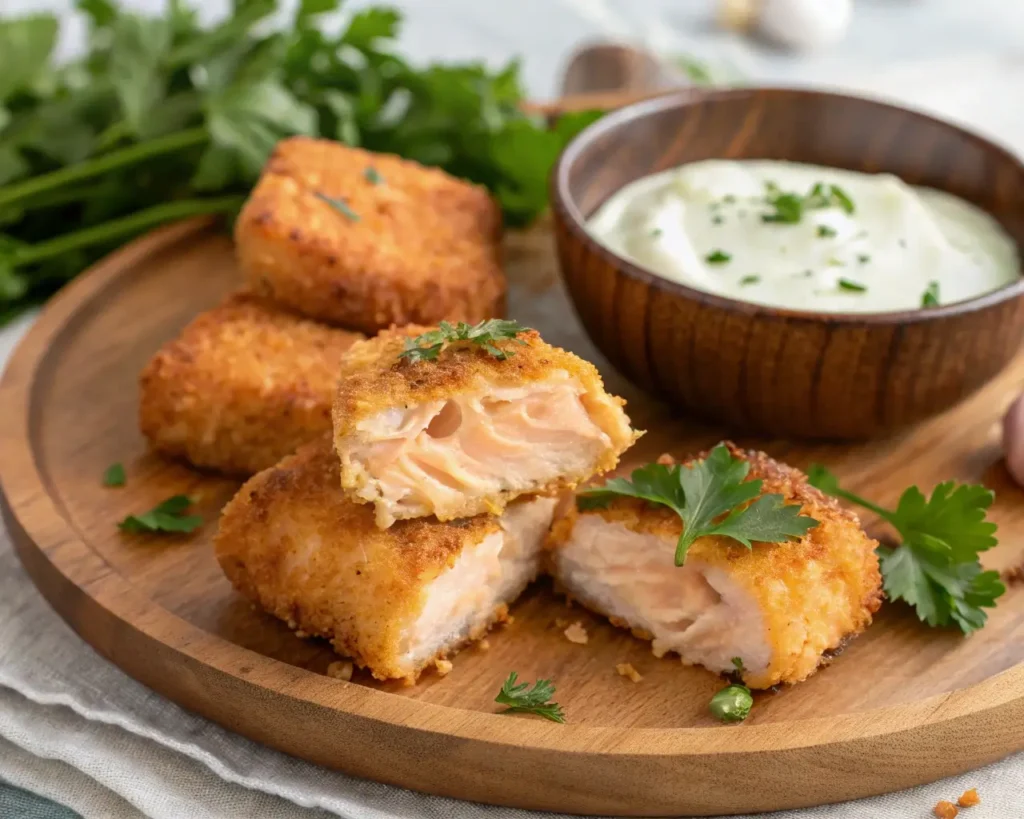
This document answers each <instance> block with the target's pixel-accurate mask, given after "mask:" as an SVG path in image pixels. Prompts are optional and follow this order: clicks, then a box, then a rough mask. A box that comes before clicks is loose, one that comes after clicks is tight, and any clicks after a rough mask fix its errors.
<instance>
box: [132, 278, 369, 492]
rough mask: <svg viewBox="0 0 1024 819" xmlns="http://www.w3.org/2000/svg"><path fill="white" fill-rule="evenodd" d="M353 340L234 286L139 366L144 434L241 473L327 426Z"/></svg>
mask: <svg viewBox="0 0 1024 819" xmlns="http://www.w3.org/2000/svg"><path fill="white" fill-rule="evenodd" d="M361 338H363V336H362V335H361V334H360V333H352V332H348V331H346V330H338V329H335V328H332V327H326V326H324V325H322V324H317V323H316V322H312V321H308V320H306V319H303V318H301V317H300V316H296V315H295V314H293V313H290V312H288V311H286V310H282V309H281V308H279V307H276V306H274V305H272V304H270V303H268V302H266V301H264V300H262V299H259V298H257V297H256V296H253V295H250V294H248V293H235V294H233V295H231V296H229V297H228V298H227V299H226V300H225V301H224V302H223V303H221V304H220V305H219V306H217V307H215V308H213V309H212V310H208V311H207V312H205V313H202V314H200V315H199V316H198V317H196V318H195V319H194V320H193V321H192V322H191V323H190V324H189V325H188V326H187V327H186V328H185V329H184V330H182V331H181V335H179V336H178V337H177V338H176V339H174V340H173V341H170V342H168V343H167V344H165V345H164V346H163V347H162V348H161V349H160V350H159V351H158V352H157V354H156V355H155V356H153V358H152V359H150V361H149V363H148V364H147V365H146V367H145V369H144V370H143V371H142V375H141V378H140V384H139V386H140V392H141V401H140V407H139V422H140V426H141V428H142V433H143V434H144V435H145V436H146V437H147V438H148V439H149V441H150V443H151V444H152V445H153V447H154V448H155V449H157V450H158V451H160V452H162V453H164V454H167V455H171V456H174V457H179V458H184V459H185V460H187V461H190V462H191V463H193V464H194V465H196V466H200V467H207V468H210V469H216V470H219V471H221V472H226V473H229V474H235V475H241V476H245V477H248V476H249V475H252V474H253V473H254V472H258V471H259V470H261V469H265V468H267V467H268V466H273V465H274V464H275V463H277V462H278V461H279V460H281V458H283V457H284V456H285V455H289V454H291V453H292V452H294V451H295V450H296V449H297V448H298V447H299V445H300V444H304V443H306V442H307V441H310V440H312V439H314V438H316V437H318V436H320V435H322V434H323V433H324V432H326V431H328V430H330V428H331V401H332V400H333V398H334V392H335V385H336V383H337V378H338V368H339V366H340V361H341V356H342V353H344V352H345V350H347V349H348V347H349V346H350V345H351V344H352V343H353V342H355V341H357V340H359V339H361Z"/></svg>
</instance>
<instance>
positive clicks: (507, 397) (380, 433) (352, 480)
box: [338, 370, 634, 527]
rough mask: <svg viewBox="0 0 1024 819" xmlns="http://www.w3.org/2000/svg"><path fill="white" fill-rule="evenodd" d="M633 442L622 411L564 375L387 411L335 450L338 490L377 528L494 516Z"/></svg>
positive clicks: (601, 463)
mask: <svg viewBox="0 0 1024 819" xmlns="http://www.w3.org/2000/svg"><path fill="white" fill-rule="evenodd" d="M633 439H634V433H633V431H632V429H631V428H630V426H629V419H628V418H627V417H626V415H625V413H624V411H623V409H622V405H621V402H620V401H619V400H618V399H615V398H613V397H611V396H609V395H608V394H607V393H605V392H604V390H603V389H599V388H598V389H588V388H587V387H586V386H584V384H583V383H582V382H581V381H580V380H579V379H577V378H575V377H573V376H572V375H570V373H568V372H566V371H565V370H553V371H552V372H551V374H550V376H549V377H547V378H545V379H543V380H539V381H532V382H527V383H524V384H522V385H517V386H494V385H490V384H488V383H487V381H486V379H485V378H484V377H481V378H480V379H479V381H478V384H477V385H476V389H474V390H471V391H467V392H462V393H459V394H456V395H453V396H451V397H449V398H447V399H444V400H435V401H427V402H424V403H421V404H417V405H414V406H405V407H393V408H389V409H387V410H384V411H382V412H380V413H377V414H375V415H371V416H369V417H367V418H365V419H363V420H361V421H359V422H358V423H357V424H356V425H355V430H354V433H353V434H351V435H349V436H347V437H346V438H345V439H344V440H342V441H339V442H338V453H339V455H340V457H341V470H342V484H343V486H345V487H346V488H347V489H349V490H351V491H353V493H354V495H355V497H356V498H358V499H360V500H362V501H364V502H370V503H373V504H375V506H376V515H377V524H378V525H379V526H381V527H387V526H390V525H391V524H392V523H394V522H395V521H396V520H401V519H406V518H413V517H420V516H423V515H429V514H433V515H436V516H437V517H438V518H439V519H441V520H450V519H452V518H456V517H463V516H467V515H473V514H478V513H481V512H485V511H489V512H495V513H497V512H500V511H501V509H502V508H503V507H504V506H505V504H506V503H508V502H509V501H510V500H511V499H513V498H515V497H516V496H518V495H520V494H523V493H528V492H537V491H549V490H554V489H558V488H565V487H572V486H575V485H576V484H577V483H579V482H581V481H583V480H585V479H587V478H589V477H590V476H591V475H594V474H596V473H600V472H604V471H606V470H608V469H611V468H613V467H614V466H615V464H616V463H617V461H618V456H619V453H621V452H622V450H624V449H625V448H626V447H627V446H629V444H631V443H632V441H633Z"/></svg>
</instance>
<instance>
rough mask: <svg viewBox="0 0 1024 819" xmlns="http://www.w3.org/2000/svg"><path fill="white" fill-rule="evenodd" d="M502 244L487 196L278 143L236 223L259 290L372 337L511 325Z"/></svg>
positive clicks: (334, 152) (355, 151) (395, 166)
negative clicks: (442, 327)
mask: <svg viewBox="0 0 1024 819" xmlns="http://www.w3.org/2000/svg"><path fill="white" fill-rule="evenodd" d="M325 197H327V198H329V199H333V200H335V201H340V202H341V203H342V205H341V206H340V210H339V207H335V206H332V204H331V203H330V202H329V201H327V199H325ZM500 238H501V211H500V209H499V208H498V205H497V204H496V203H495V202H494V200H493V199H492V198H491V197H490V195H489V194H488V193H487V191H486V190H485V189H484V188H482V187H480V186H478V185H473V184H471V183H469V182H465V181H462V180H459V179H456V178H455V177H452V176H450V175H448V174H447V173H445V172H444V171H441V170H438V169H436V168H426V167H423V166H422V165H419V164H418V163H416V162H412V161H410V160H406V159H401V158H400V157H397V156H393V155H390V154H377V153H372V152H369V151H364V150H362V149H360V148H351V147H348V146H346V145H342V144H340V143H338V142H333V141H330V140H323V139H310V138H307V137H292V138H290V139H286V140H283V141H281V142H280V143H278V145H277V148H276V149H275V151H274V153H273V155H272V156H271V158H270V160H269V161H268V163H267V166H266V168H265V169H264V171H263V175H262V176H261V178H260V181H259V183H258V184H257V185H256V188H255V189H254V190H253V192H252V194H251V196H250V197H249V200H248V201H247V202H246V204H245V206H244V207H243V209H242V212H241V214H240V215H239V218H238V221H237V222H236V225H235V241H236V244H237V248H238V258H239V262H240V264H241V266H242V269H243V270H244V271H245V273H246V275H247V276H248V279H249V283H250V286H251V287H252V288H253V290H254V291H256V292H257V293H260V294H261V295H265V296H268V297H270V298H273V299H275V300H276V301H279V302H280V303H281V304H283V305H286V306H288V307H291V308H293V309H295V310H297V311H299V312H301V313H304V314H305V315H307V316H310V317H312V318H317V319H320V320H322V321H326V322H330V323H332V324H337V325H339V326H342V327H348V328H351V329H355V330H361V331H363V332H365V333H368V334H373V333H375V332H377V331H378V330H381V329H384V328H386V327H389V326H391V325H392V324H398V325H402V324H409V323H413V322H417V323H425V324H433V323H436V322H438V321H441V320H443V319H448V320H451V321H467V322H469V323H471V324H475V323H476V322H478V321H480V320H482V319H485V318H493V317H500V316H502V315H503V314H504V309H505V291H506V283H505V276H504V273H503V272H502V269H501V258H500V257H501V247H500Z"/></svg>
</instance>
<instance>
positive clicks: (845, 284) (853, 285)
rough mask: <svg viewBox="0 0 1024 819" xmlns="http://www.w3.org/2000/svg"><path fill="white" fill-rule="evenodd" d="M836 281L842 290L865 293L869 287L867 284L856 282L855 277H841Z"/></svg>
mask: <svg viewBox="0 0 1024 819" xmlns="http://www.w3.org/2000/svg"><path fill="white" fill-rule="evenodd" d="M836 283H837V284H838V285H839V289H840V290H848V291H849V292H851V293H864V292H866V291H867V289H868V286H867V285H866V284H861V283H860V282H855V281H854V280H853V279H840V280H839V281H838V282H836Z"/></svg>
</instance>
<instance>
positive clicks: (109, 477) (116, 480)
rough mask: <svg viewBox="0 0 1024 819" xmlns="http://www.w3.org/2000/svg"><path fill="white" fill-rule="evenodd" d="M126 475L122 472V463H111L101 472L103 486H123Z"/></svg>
mask: <svg viewBox="0 0 1024 819" xmlns="http://www.w3.org/2000/svg"><path fill="white" fill-rule="evenodd" d="M126 479H127V478H126V476H125V473H124V464H122V463H120V462H119V463H116V464H111V465H110V466H108V467H107V468H106V471H104V473H103V485H104V486H124V484H125V480H126Z"/></svg>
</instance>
